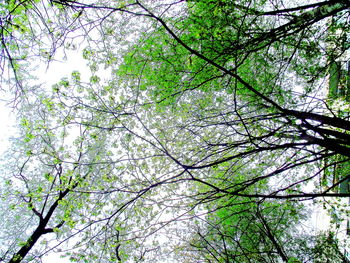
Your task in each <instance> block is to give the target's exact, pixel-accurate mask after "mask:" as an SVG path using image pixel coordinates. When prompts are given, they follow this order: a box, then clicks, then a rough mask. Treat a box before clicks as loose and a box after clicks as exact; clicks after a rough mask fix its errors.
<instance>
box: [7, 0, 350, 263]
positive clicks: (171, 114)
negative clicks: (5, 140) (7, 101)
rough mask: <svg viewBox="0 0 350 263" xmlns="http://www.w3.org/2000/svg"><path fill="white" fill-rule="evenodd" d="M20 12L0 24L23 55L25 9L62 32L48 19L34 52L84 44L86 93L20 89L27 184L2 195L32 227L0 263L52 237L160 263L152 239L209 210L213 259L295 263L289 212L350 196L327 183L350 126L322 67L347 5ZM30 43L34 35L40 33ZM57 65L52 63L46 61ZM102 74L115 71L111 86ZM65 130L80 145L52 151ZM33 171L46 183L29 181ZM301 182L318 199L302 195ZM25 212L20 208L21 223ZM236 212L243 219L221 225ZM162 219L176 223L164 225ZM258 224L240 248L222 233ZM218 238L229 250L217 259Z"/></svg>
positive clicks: (137, 5) (342, 29)
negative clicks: (287, 243)
mask: <svg viewBox="0 0 350 263" xmlns="http://www.w3.org/2000/svg"><path fill="white" fill-rule="evenodd" d="M26 3H27V2H26V1H24V2H20V3H17V2H16V1H10V2H9V3H7V4H6V5H3V6H1V8H3V10H5V11H6V12H5V15H4V16H3V17H4V18H2V20H1V21H2V22H3V21H4V23H3V24H2V25H1V26H2V32H8V33H7V34H10V35H11V37H12V38H14V36H16V37H17V35H18V39H19V40H22V39H23V40H26V41H29V42H31V41H32V40H31V38H30V40H28V39H27V37H28V35H26V32H27V31H25V32H23V34H19V33H18V32H14V33H12V31H11V28H16V26H15V25H16V24H18V23H17V22H13V18H12V16H11V14H12V13H16V12H19V14H18V17H20V18H21V19H22V20H23V21H24V22H22V23H23V24H24V25H23V26H20V27H26V26H27V24H28V23H29V22H28V21H30V19H28V17H27V15H28V14H30V13H31V12H34V11H33V10H35V12H36V14H38V16H37V17H44V16H43V15H42V13H43V12H44V13H45V14H46V15H45V18H47V17H49V16H50V15H51V14H52V15H53V16H54V17H55V18H57V20H54V21H50V22H49V21H48V20H47V19H43V25H46V26H47V25H49V27H47V28H48V31H44V32H43V34H42V35H40V36H39V40H38V41H39V42H35V43H34V44H33V50H35V51H36V52H38V50H39V51H40V47H41V44H40V43H43V44H45V43H47V42H48V43H50V44H51V45H52V46H53V47H56V45H57V46H62V47H63V46H64V45H67V44H68V43H70V41H68V42H67V37H68V36H69V35H70V34H71V35H72V42H71V45H73V46H74V45H75V43H76V42H74V39H77V40H80V39H79V38H76V36H77V35H79V34H80V33H81V34H82V35H83V39H84V40H81V41H82V42H81V43H82V45H85V48H84V50H83V57H84V58H85V59H86V60H87V62H88V64H89V66H90V69H91V72H92V76H91V78H90V81H89V83H86V82H84V81H83V80H82V79H81V77H80V73H79V72H73V73H72V76H71V78H70V79H69V78H63V79H62V81H61V82H59V83H58V84H57V85H55V86H54V87H53V89H52V90H50V91H48V90H46V91H45V92H44V94H46V95H42V94H38V93H35V91H34V90H32V89H29V88H28V89H27V88H25V89H21V91H22V94H23V95H25V96H26V97H27V100H23V102H21V103H23V107H29V108H30V109H32V108H31V107H32V106H31V105H33V102H30V99H28V98H30V97H31V96H33V98H36V100H35V103H36V104H38V105H41V106H42V107H44V106H45V110H39V111H35V112H31V113H30V114H32V115H33V118H32V120H30V122H29V121H28V118H27V117H24V118H23V121H22V128H21V129H22V130H23V132H22V137H23V138H24V142H25V144H24V145H23V146H22V145H21V146H20V147H23V149H22V148H19V149H20V151H19V152H20V155H19V156H20V157H18V158H19V160H20V161H17V162H16V163H17V164H19V166H18V167H14V168H13V171H19V172H15V173H14V174H19V176H17V179H16V181H17V180H19V182H21V184H20V185H18V183H12V185H14V187H18V191H19V193H18V195H16V196H15V200H21V198H22V197H23V198H24V199H23V198H22V201H21V202H19V204H21V205H22V206H23V204H24V203H25V204H26V205H27V206H28V205H29V208H30V211H29V212H30V215H34V217H35V218H36V221H35V220H34V221H28V220H30V219H28V220H27V219H25V220H24V221H25V222H32V223H30V225H31V226H30V227H32V230H33V231H31V233H32V237H30V236H28V237H27V238H25V239H24V242H26V243H25V244H22V245H19V244H18V241H14V243H13V244H15V243H16V244H17V245H11V246H10V247H9V249H8V252H7V253H4V255H5V258H6V259H10V258H11V256H12V258H14V257H17V255H19V256H20V257H21V258H19V257H18V259H16V260H17V261H14V260H15V259H13V262H19V261H20V260H22V257H23V256H25V254H27V253H29V252H30V250H32V245H34V243H37V242H36V241H37V240H38V238H42V236H43V235H44V234H46V233H49V232H50V233H51V232H52V231H53V230H54V229H55V226H56V228H59V229H64V230H62V238H65V237H67V238H68V237H71V236H77V235H78V236H80V237H82V238H81V240H82V241H81V242H78V243H79V245H81V246H82V247H84V248H86V249H87V251H89V253H87V254H88V255H87V256H86V257H88V258H89V259H86V260H90V261H98V260H99V261H108V260H111V259H112V260H119V261H121V260H129V261H132V260H134V261H135V262H138V261H142V260H147V259H150V258H152V257H155V256H158V255H159V254H158V253H163V255H166V253H167V252H168V251H167V250H164V248H162V249H160V248H159V247H161V246H160V244H161V241H160V240H157V238H156V237H155V236H154V233H161V232H162V230H163V229H168V228H169V227H170V225H171V224H174V226H178V224H180V225H181V223H180V222H182V221H185V222H192V221H191V219H193V218H196V217H193V216H192V215H191V213H192V212H193V211H195V210H196V209H198V211H202V210H203V209H204V210H209V212H208V217H207V218H206V226H205V227H204V229H205V232H204V233H205V235H203V232H202V230H201V231H200V232H199V233H197V234H198V236H199V237H200V238H201V240H200V242H202V243H201V244H200V246H203V242H205V243H207V245H208V246H206V247H204V248H205V249H207V251H208V252H210V253H211V256H212V257H213V258H218V256H220V255H219V254H224V255H226V256H228V255H230V256H232V255H234V253H236V252H237V251H238V249H241V250H242V251H244V253H243V254H244V255H245V259H247V258H249V256H253V255H257V256H258V257H259V256H260V258H259V259H262V260H268V259H269V260H274V259H272V257H270V258H268V257H267V256H266V254H268V252H274V253H276V255H278V257H280V258H281V259H282V260H284V261H288V260H290V259H291V258H292V257H294V255H289V254H286V252H285V251H284V250H285V249H286V247H283V246H284V243H283V242H282V241H284V240H286V239H287V238H295V237H294V236H292V235H290V230H288V231H287V230H286V231H284V228H283V227H284V226H289V225H290V224H289V223H290V222H294V221H298V220H299V217H298V216H296V217H295V218H294V217H293V216H292V214H293V211H294V213H296V212H295V211H296V210H295V206H298V205H295V206H294V205H290V202H294V201H296V200H305V199H315V198H318V197H333V196H337V197H348V196H349V192H345V193H338V192H334V190H335V189H336V188H337V187H338V186H339V185H340V184H341V183H342V182H344V181H346V180H347V179H348V177H349V174H348V173H347V172H345V173H341V175H340V176H339V178H336V180H334V181H332V180H329V179H330V178H328V177H329V176H330V175H329V173H328V172H329V167H334V166H335V165H337V164H338V163H342V164H346V163H348V161H349V157H350V153H349V141H350V139H349V138H350V137H349V127H350V125H349V124H350V123H349V120H348V116H347V114H346V113H344V112H343V113H341V114H339V112H336V110H335V105H334V103H332V102H331V101H330V100H328V99H327V98H326V97H325V96H323V95H320V88H321V87H323V86H327V84H325V83H326V82H324V81H325V78H326V77H327V74H329V73H330V72H332V65H333V64H332V61H337V60H339V59H340V58H341V57H342V55H343V53H344V52H345V50H346V48H343V47H342V48H340V46H343V45H345V44H346V43H347V41H348V31H347V30H348V28H349V27H348V20H347V19H348V16H349V10H348V9H349V3H348V2H347V1H325V2H318V3H315V4H308V5H299V6H292V5H290V4H288V3H284V2H283V1H281V3H280V2H276V3H273V4H271V3H267V2H266V1H262V0H261V1H260V0H259V1H246V0H242V1H240V2H237V1H229V0H227V1H224V0H222V1H210V0H207V1H166V2H157V1H123V2H121V1H119V2H118V1H117V2H112V3H111V2H109V1H95V2H94V1H92V2H89V3H84V2H79V1H51V2H49V3H46V2H44V1H35V2H33V3H31V4H32V5H31V6H30V7H28V8H27V7H26ZM39 6H40V7H39ZM23 7H24V8H23ZM56 15H57V16H56ZM61 16H64V17H65V18H67V19H65V20H64V21H67V22H65V23H62V22H61V21H60V20H59V18H61ZM39 21H41V20H40V19H39ZM140 21H142V23H140ZM39 24H40V23H39ZM40 25H42V24H40ZM55 28H58V33H57V34H58V35H55V34H54V33H53V31H56V30H55ZM51 29H52V30H51ZM332 30H333V31H337V30H338V31H337V32H338V33H337V34H333V33H330V32H331V31H332ZM28 32H29V33H28ZM28 32H27V33H28V34H29V36H33V35H35V34H34V33H33V32H37V27H36V26H34V27H33V29H32V30H29V31H28ZM60 32H62V33H60ZM2 35H3V38H2V39H3V43H2V45H3V47H4V52H5V53H3V54H5V55H3V59H5V60H6V61H7V63H9V64H10V65H11V66H12V69H13V70H14V73H15V75H16V74H17V73H18V72H21V68H17V67H16V65H14V63H13V62H14V61H16V59H14V55H13V54H12V53H10V51H11V50H12V49H11V48H10V47H11V45H13V42H11V41H12V40H11V39H12V38H10V40H9V41H5V40H6V38H5V33H3V34H2ZM131 38H132V39H131ZM48 40H50V41H48ZM4 41H5V42H4ZM21 43H24V44H21V45H16V47H15V49H14V50H15V53H16V52H18V54H19V55H18V57H21V56H22V59H23V60H25V61H29V62H30V61H31V60H30V58H27V57H23V52H24V50H25V49H26V44H25V43H26V42H21ZM38 43H39V44H38ZM334 43H339V44H336V45H335V44H334ZM54 51H56V49H55V48H54V49H53V51H52V52H51V51H50V52H49V57H48V58H47V61H52V60H54V56H55V53H56V52H54ZM30 52H32V51H30ZM16 54H17V53H16ZM33 54H38V53H35V52H34V53H33ZM39 55H41V56H43V52H41V53H40V52H39ZM44 57H45V56H44ZM101 66H103V67H104V68H105V70H106V71H109V72H111V76H110V78H109V79H108V80H106V81H104V80H103V77H104V75H103V74H101V70H99V68H101ZM252 76H253V77H252ZM16 82H17V83H18V77H17V78H16ZM24 84H25V83H24ZM24 84H23V85H24ZM23 85H22V86H23ZM296 85H299V86H303V87H304V89H303V90H300V89H298V90H296V87H295V86H296ZM28 105H29V106H28ZM28 114H29V112H28V111H24V113H23V115H22V116H26V115H28ZM47 118H48V119H49V120H50V121H46V119H47ZM38 120H42V121H41V122H43V124H41V125H42V126H40V127H37V124H36V122H37V121H38ZM46 122H48V124H46ZM56 122H57V123H58V124H59V127H60V128H57V126H56V124H55V123H56ZM39 123H40V122H39ZM49 124H50V125H49ZM48 127H51V128H48ZM69 127H74V128H73V130H79V131H80V134H79V136H77V137H76V138H75V139H74V138H72V139H70V137H66V139H64V138H62V140H63V141H64V143H63V142H59V141H58V142H56V139H55V140H54V137H58V134H59V133H60V132H63V134H64V136H67V135H66V131H67V130H68V128H69ZM52 133H54V134H57V135H55V136H53V135H52ZM73 137H74V136H73ZM68 138H69V139H68ZM73 142H75V144H74V143H73ZM56 145H57V146H56ZM61 145H62V146H61ZM72 145H73V146H72ZM74 145H75V146H74ZM62 147H63V148H62ZM69 147H71V148H69ZM339 156H341V157H339ZM338 157H339V158H338ZM31 167H39V168H40V169H39V168H38V169H36V170H35V172H34V173H31V176H30V179H27V177H28V178H29V176H28V175H27V173H29V172H31ZM22 170H23V171H22ZM64 171H66V172H64ZM21 174H22V175H21ZM42 174H44V175H45V174H47V176H46V177H47V178H46V177H45V176H44V178H43V177H42ZM52 177H53V179H52ZM325 177H326V178H325ZM14 178H16V177H14ZM50 178H51V179H50ZM55 178H57V179H55ZM59 179H60V180H59ZM325 181H326V182H327V183H326V184H325V183H324V182H325ZM310 182H311V183H312V182H316V183H319V185H318V186H316V187H315V188H314V189H313V190H312V191H307V190H305V189H304V186H305V185H306V184H307V183H310ZM8 184H9V185H10V184H11V180H10V181H8ZM27 184H28V185H27ZM38 185H40V187H41V188H40V187H39V188H37V186H38ZM203 189H204V190H203ZM38 191H39V192H38ZM41 193H44V194H41ZM8 195H9V196H10V192H9V193H8ZM45 200H48V201H45ZM64 200H66V201H64ZM230 200H232V203H231V201H230ZM285 200H288V201H285ZM233 201H234V202H233ZM8 202H9V201H7V200H6V201H5V203H8ZM84 202H85V203H87V204H88V205H87V206H86V207H84V206H83V207H81V206H82V204H83V203H84ZM242 203H245V204H249V206H248V207H249V209H247V210H248V211H242V207H241V206H240V204H242ZM205 204H208V205H205ZM21 205H20V206H19V208H18V206H14V208H15V209H19V210H16V211H17V213H20V209H22V208H21ZM111 206H112V207H111ZM235 209H238V211H239V213H237V217H235V216H227V214H229V215H231V214H232V215H233V214H235ZM64 210H65V211H64ZM50 211H52V213H51V212H50ZM67 211H68V212H67ZM165 211H168V212H169V214H170V215H168V216H165V218H166V219H162V215H163V214H165ZM271 211H277V212H276V213H272V212H271ZM27 213H28V212H27ZM132 213H135V215H133V216H131V214H132ZM285 213H287V214H289V215H291V216H290V217H287V218H285V219H286V221H285V222H284V223H283V224H281V229H282V230H283V231H282V230H281V232H279V230H278V229H275V231H272V230H271V225H272V224H274V223H275V222H279V221H280V220H282V219H283V215H285ZM30 215H28V218H30ZM252 215H256V216H257V226H255V228H250V229H252V230H253V231H252V232H253V235H246V236H244V238H242V243H240V242H238V243H234V242H233V241H234V239H232V237H235V236H237V233H234V230H233V229H232V226H233V225H234V226H237V227H239V228H240V229H241V230H242V231H244V230H246V229H249V227H248V226H249V224H248V223H249V222H247V218H252ZM270 216H271V217H270ZM225 217H227V218H225ZM82 218H83V219H82ZM224 218H225V219H224ZM46 219H47V220H46ZM22 220H23V219H22ZM50 220H53V221H54V222H52V221H50ZM293 220H294V221H293ZM42 222H45V224H43V223H42ZM219 222H220V223H219ZM52 223H53V225H52ZM227 225H229V227H228V226H227ZM33 226H34V227H33ZM35 226H36V227H35ZM95 226H96V227H95ZM213 226H214V227H213ZM65 227H66V228H65ZM286 229H287V227H286ZM49 230H50V231H49ZM51 230H52V231H51ZM37 233H39V235H37ZM207 234H208V235H207ZM254 234H255V235H254ZM201 235H202V236H201ZM180 236H181V235H180ZM198 236H197V237H198ZM226 236H228V237H227V238H226ZM33 237H34V238H33ZM37 237H38V238H37ZM223 237H225V238H226V241H225V242H227V240H228V239H229V240H230V241H228V242H231V244H230V246H231V247H232V249H231V248H230V249H226V250H225V251H222V250H220V249H219V248H217V244H218V243H219V242H223V241H222V238H223ZM152 238H153V240H152ZM208 238H209V239H208ZM230 238H231V239H230ZM96 240H98V241H99V242H95V241H96ZM146 240H147V242H146ZM148 240H152V241H154V244H153V245H151V244H150V241H148ZM219 240H221V241H219ZM256 240H258V241H259V242H257V243H258V244H259V245H261V246H262V247H265V248H266V253H265V254H264V255H258V254H259V253H258V252H259V251H252V250H251V249H252V248H255V247H254V244H256V243H254V241H256ZM63 241H64V239H63V240H62V242H63ZM196 242H197V241H196ZM200 242H199V243H200ZM96 243H99V244H101V245H100V246H98V249H96V247H95V244H96ZM142 243H144V244H150V245H149V247H148V246H147V245H143V246H142ZM282 243H283V245H281V244H282ZM28 244H29V246H28ZM49 245H51V244H49ZM177 245H178V244H177ZM234 245H235V246H234ZM195 246H197V248H198V244H195ZM238 246H241V247H238ZM209 247H211V248H215V249H213V250H211V248H209ZM242 247H243V249H242ZM158 248H159V249H158ZM16 251H18V252H16ZM20 251H26V253H25V254H24V253H21V252H20ZM246 251H250V254H249V256H248V255H246V254H245V253H246ZM36 254H37V255H40V253H39V254H38V253H36ZM39 257H40V256H39ZM220 257H221V256H220ZM84 258H85V255H84V254H83V253H81V252H79V251H74V254H73V255H72V260H84ZM179 260H181V259H179ZM220 260H221V259H218V261H219V262H220ZM223 260H225V259H223Z"/></svg>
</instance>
